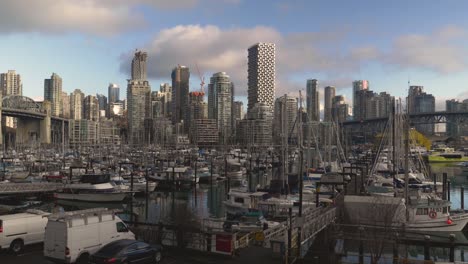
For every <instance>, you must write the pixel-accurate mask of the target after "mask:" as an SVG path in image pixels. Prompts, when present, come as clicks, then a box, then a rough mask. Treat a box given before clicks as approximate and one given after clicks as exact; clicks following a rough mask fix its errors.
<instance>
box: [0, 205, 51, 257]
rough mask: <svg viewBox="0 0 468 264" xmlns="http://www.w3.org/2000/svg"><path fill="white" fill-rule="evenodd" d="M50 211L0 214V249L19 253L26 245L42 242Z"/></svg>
mask: <svg viewBox="0 0 468 264" xmlns="http://www.w3.org/2000/svg"><path fill="white" fill-rule="evenodd" d="M47 215H49V213H46V212H43V211H40V210H27V211H26V212H25V213H21V214H11V215H1V216H0V249H8V248H9V249H10V250H11V251H13V253H15V254H18V253H20V252H21V251H23V248H24V246H25V245H30V244H34V243H42V242H43V241H44V232H45V227H46V225H47V217H46V216H47Z"/></svg>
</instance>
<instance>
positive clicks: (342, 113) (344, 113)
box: [332, 95, 349, 123]
mask: <svg viewBox="0 0 468 264" xmlns="http://www.w3.org/2000/svg"><path fill="white" fill-rule="evenodd" d="M332 101H333V102H332V105H333V106H332V120H333V121H334V122H338V123H341V122H344V121H346V120H347V119H348V117H349V106H348V104H347V103H346V100H345V97H344V96H343V95H337V96H335V97H334V98H333V100H332Z"/></svg>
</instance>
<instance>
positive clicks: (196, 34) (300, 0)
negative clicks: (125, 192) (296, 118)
mask: <svg viewBox="0 0 468 264" xmlns="http://www.w3.org/2000/svg"><path fill="white" fill-rule="evenodd" d="M0 6H1V8H0V43H1V49H0V72H6V71H7V70H16V71H17V73H19V74H21V77H22V80H23V95H25V96H29V97H31V98H40V97H42V96H43V90H44V88H43V83H44V79H45V78H49V77H50V76H51V74H52V73H53V72H55V73H57V74H59V75H60V76H61V77H62V79H63V90H64V91H66V92H72V91H73V90H74V89H81V90H82V91H83V92H85V93H86V94H94V93H102V94H107V87H108V85H109V83H117V84H118V85H119V86H120V87H121V97H125V93H126V82H127V81H126V80H127V79H128V78H129V76H130V61H131V58H132V55H133V53H134V51H135V50H136V49H140V50H143V51H147V52H148V60H149V61H148V76H149V81H150V84H151V86H152V90H158V89H159V84H160V83H162V82H170V73H171V70H172V68H174V67H175V66H176V65H178V64H180V65H186V66H188V67H190V69H191V78H190V89H191V90H198V89H199V88H200V77H199V75H198V73H197V70H196V67H195V64H197V65H198V68H199V69H200V74H201V75H202V76H204V77H205V79H206V82H208V80H209V78H210V76H211V75H212V74H213V73H215V72H219V71H224V72H227V73H228V74H229V75H230V76H231V79H232V81H233V82H234V84H235V87H236V96H237V98H238V99H240V100H245V96H246V94H247V49H248V48H249V47H250V46H251V45H253V44H255V43H257V42H272V43H275V44H276V96H280V95H283V94H285V93H289V94H292V95H297V94H298V91H299V90H302V91H303V94H305V85H306V80H307V79H317V80H318V81H319V85H320V87H321V89H323V87H325V86H327V85H333V86H335V87H336V88H337V94H343V95H345V96H346V98H347V100H348V101H349V102H350V101H351V83H352V81H353V80H359V79H366V80H369V83H370V89H371V90H373V91H375V92H383V91H386V92H389V93H390V94H392V95H395V96H397V97H404V96H405V95H406V94H407V89H408V82H409V83H410V84H412V85H423V86H424V88H425V91H426V92H427V93H431V94H433V95H434V96H436V105H437V109H439V110H443V109H444V107H445V100H447V99H460V100H462V99H467V98H468V86H467V85H468V18H466V10H468V1H464V0H447V1H436V0H412V1H407V0H392V1H375V0H353V1H342V0H323V1H322V0H291V1H283V0H255V1H254V0H170V1H168V0H79V1H76V0H0ZM321 92H322V95H323V90H321Z"/></svg>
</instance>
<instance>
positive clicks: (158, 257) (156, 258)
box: [154, 252, 162, 263]
mask: <svg viewBox="0 0 468 264" xmlns="http://www.w3.org/2000/svg"><path fill="white" fill-rule="evenodd" d="M161 259H162V255H161V252H156V253H155V254H154V263H159V262H161Z"/></svg>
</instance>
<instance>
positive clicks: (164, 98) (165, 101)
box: [158, 83, 172, 117]
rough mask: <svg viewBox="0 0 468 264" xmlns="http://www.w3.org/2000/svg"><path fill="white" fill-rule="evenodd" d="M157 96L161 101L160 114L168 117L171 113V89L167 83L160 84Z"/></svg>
mask: <svg viewBox="0 0 468 264" xmlns="http://www.w3.org/2000/svg"><path fill="white" fill-rule="evenodd" d="M158 96H159V97H160V100H161V103H162V105H161V107H162V114H163V116H164V117H170V115H171V111H172V105H171V102H172V87H171V85H170V84H168V83H161V85H160V86H159V93H158Z"/></svg>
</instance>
